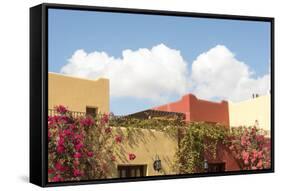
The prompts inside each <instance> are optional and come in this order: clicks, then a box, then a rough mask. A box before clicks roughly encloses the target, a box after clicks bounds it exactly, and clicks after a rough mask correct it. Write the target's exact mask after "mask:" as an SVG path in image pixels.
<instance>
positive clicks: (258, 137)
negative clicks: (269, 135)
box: [256, 135, 264, 144]
mask: <svg viewBox="0 0 281 191" xmlns="http://www.w3.org/2000/svg"><path fill="white" fill-rule="evenodd" d="M256 140H257V142H258V144H260V143H263V142H264V136H263V135H257V136H256Z"/></svg>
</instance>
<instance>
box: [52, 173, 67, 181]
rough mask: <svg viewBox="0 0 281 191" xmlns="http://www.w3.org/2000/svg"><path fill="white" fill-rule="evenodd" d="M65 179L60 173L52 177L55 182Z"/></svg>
mask: <svg viewBox="0 0 281 191" xmlns="http://www.w3.org/2000/svg"><path fill="white" fill-rule="evenodd" d="M63 180H64V179H63V178H62V177H61V176H60V175H59V174H57V175H56V176H54V177H53V178H52V181H53V182H61V181H63Z"/></svg>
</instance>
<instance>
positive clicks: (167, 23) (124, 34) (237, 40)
mask: <svg viewBox="0 0 281 191" xmlns="http://www.w3.org/2000/svg"><path fill="white" fill-rule="evenodd" d="M48 28H49V31H48V32H49V42H48V43H49V44H48V45H49V55H48V58H49V71H51V72H57V73H59V72H60V71H61V68H62V67H63V66H64V65H65V64H67V63H68V59H69V58H71V56H72V55H73V54H74V52H75V51H76V50H78V49H83V50H84V51H85V52H88V53H90V52H94V51H98V52H101V51H104V52H106V53H108V54H109V55H110V56H114V57H116V58H118V57H121V56H122V55H121V54H122V51H123V50H125V49H131V50H137V49H139V48H148V49H150V48H152V47H153V46H155V45H158V44H161V43H162V44H165V45H166V46H168V47H169V48H172V49H176V50H180V52H181V55H182V57H183V58H184V60H186V61H187V62H188V63H189V65H188V67H189V68H188V70H190V67H191V64H192V62H193V61H194V60H195V59H196V58H197V56H198V55H200V54H201V53H203V52H206V51H208V50H210V49H211V48H213V47H215V46H216V45H218V44H220V45H224V46H226V47H227V48H228V49H229V50H231V52H232V53H234V54H235V58H236V59H237V60H239V61H242V62H244V63H246V64H247V65H248V66H249V67H250V68H251V70H254V71H255V74H254V75H253V77H258V76H263V75H265V74H267V73H268V70H269V63H270V23H268V22H254V21H234V20H222V19H220V20H219V19H205V18H204V19H202V18H188V17H175V16H173V17H172V16H155V15H136V14H120V13H103V12H92V11H91V12H90V11H75V10H61V9H50V10H49V26H48ZM178 97H179V96H178ZM178 97H177V96H173V97H171V98H170V100H168V101H174V100H176V99H178ZM154 105H157V104H156V103H155V102H153V101H151V100H148V99H139V98H133V97H126V96H125V97H114V96H113V97H111V98H110V107H111V111H113V112H114V113H117V114H126V113H131V112H134V111H139V110H142V109H146V108H150V107H151V106H154Z"/></svg>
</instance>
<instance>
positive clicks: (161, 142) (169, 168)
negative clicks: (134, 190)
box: [111, 128, 178, 177]
mask: <svg viewBox="0 0 281 191" xmlns="http://www.w3.org/2000/svg"><path fill="white" fill-rule="evenodd" d="M120 131H121V132H120V133H119V134H122V135H123V136H124V137H125V138H124V141H123V142H122V143H121V144H120V145H117V148H116V149H117V150H116V151H117V152H116V153H117V156H116V159H117V160H116V163H115V168H114V169H113V171H112V175H111V176H112V177H118V171H117V166H118V165H146V167H147V168H146V176H155V175H165V174H175V172H174V171H173V161H174V157H175V152H176V150H177V146H178V139H177V135H170V134H169V133H165V132H161V131H156V130H148V129H137V128H134V130H133V131H130V132H131V135H130V136H129V138H126V137H127V135H126V134H127V133H126V130H125V128H122V130H120ZM128 153H134V154H135V155H136V159H135V160H129V159H128ZM156 154H157V155H158V156H159V159H160V160H161V164H162V170H161V171H159V172H157V171H155V170H154V169H153V162H154V160H155V156H156Z"/></svg>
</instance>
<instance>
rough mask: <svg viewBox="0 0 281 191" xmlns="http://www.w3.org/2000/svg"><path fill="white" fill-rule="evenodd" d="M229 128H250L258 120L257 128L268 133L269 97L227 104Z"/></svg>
mask: <svg viewBox="0 0 281 191" xmlns="http://www.w3.org/2000/svg"><path fill="white" fill-rule="evenodd" d="M229 118H230V126H232V127H236V126H252V125H255V121H256V120H258V124H259V127H260V128H262V129H264V130H266V131H270V95H269V94H268V95H264V96H260V97H257V98H253V99H250V100H246V101H242V102H238V103H231V102H230V103H229Z"/></svg>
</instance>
